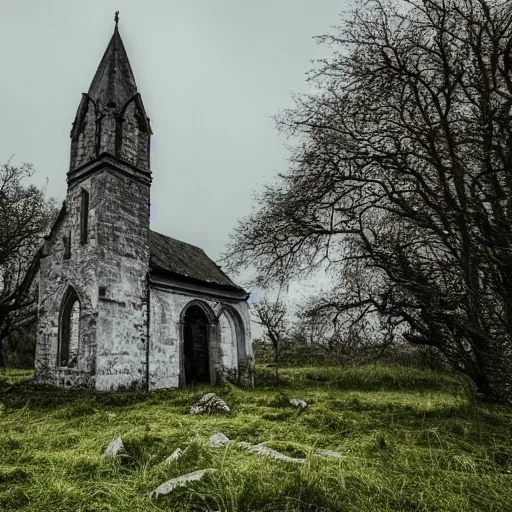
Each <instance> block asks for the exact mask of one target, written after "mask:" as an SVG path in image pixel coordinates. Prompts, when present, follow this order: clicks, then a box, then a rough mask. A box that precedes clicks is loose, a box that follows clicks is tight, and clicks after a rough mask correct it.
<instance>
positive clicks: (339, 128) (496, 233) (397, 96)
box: [226, 0, 512, 401]
mask: <svg viewBox="0 0 512 512" xmlns="http://www.w3.org/2000/svg"><path fill="white" fill-rule="evenodd" d="M320 41H321V42H324V43H327V44H328V45H329V46H330V49H331V52H330V54H331V56H330V57H329V58H328V59H325V60H323V61H321V62H320V63H319V64H318V66H317V68H316V70H315V71H314V72H313V74H312V75H311V76H310V81H311V82H312V84H313V85H314V86H315V89H316V90H317V91H318V92H315V93H313V94H310V95H307V96H303V97H299V98H297V99H296V107H295V109H293V110H290V111H286V112H284V113H283V115H282V116H280V118H279V119H278V123H279V127H280V129H281V130H283V131H285V132H287V133H289V134H290V135H291V136H293V137H296V140H298V141H299V142H298V143H297V145H296V146H295V147H294V149H293V157H292V165H291V168H290V171H289V173H288V174H286V175H284V176H281V177H280V181H279V182H278V184H277V185H275V186H272V187H268V188H266V189H265V190H264V191H263V193H262V194H261V195H260V198H259V201H258V203H259V205H260V207H259V209H258V210H257V211H256V212H255V213H253V214H252V215H251V216H249V218H247V219H244V220H243V221H241V222H240V224H239V226H238V228H237V230H236V231H235V233H234V236H233V238H232V241H231V244H230V246H229V248H228V251H227V253H226V258H227V260H228V261H229V262H230V264H231V265H232V267H240V266H246V265H255V266H256V269H257V271H258V274H259V278H260V281H261V282H263V283H264V282H271V281H272V280H275V279H283V278H288V279H290V278H293V277H297V276H300V275H302V274H303V273H304V272H307V271H312V270H313V269H315V268H319V267H328V269H329V270H330V272H331V275H332V276H333V281H334V282H335V283H336V284H337V286H335V288H334V290H333V293H332V296H331V297H323V298H322V299H321V300H320V301H319V302H318V304H317V305H316V309H320V310H323V311H329V312H330V313H331V314H332V315H333V316H336V317H338V318H340V319H342V320H343V321H347V322H348V323H349V324H354V323H356V324H357V323H358V322H359V323H366V327H372V328H373V327H375V325H376V324H380V331H381V332H382V333H383V336H382V337H381V342H382V343H384V344H385V343H390V342H392V341H393V339H395V338H396V337H397V336H398V337H401V338H404V339H406V340H407V341H408V342H410V343H413V344H419V345H428V346H432V347H436V348H437V349H438V350H440V351H441V352H442V353H443V354H444V356H445V357H446V358H447V359H448V360H449V361H450V362H451V364H452V366H453V367H454V368H456V369H457V370H460V371H463V372H465V373H466V374H467V375H469V376H470V377H471V378H472V379H473V380H474V381H475V383H476V384H477V386H478V387H479V389H480V391H481V392H483V393H484V394H485V395H486V396H488V397H491V398H495V399H498V400H502V401H507V400H511V397H512V258H511V254H512V122H511V121H512V116H511V108H512V9H511V8H510V5H509V3H507V2H503V1H501V0H495V1H487V0H405V1H404V2H395V1H393V0H371V1H369V2H365V3H364V5H362V6H361V7H357V8H356V9H355V10H354V11H353V13H352V17H351V18H350V19H347V21H345V22H344V23H343V25H342V26H341V27H340V28H339V29H338V30H337V31H336V32H335V33H332V34H330V35H326V36H323V37H321V38H320Z"/></svg>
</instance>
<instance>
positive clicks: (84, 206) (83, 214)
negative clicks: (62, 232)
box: [80, 188, 89, 245]
mask: <svg viewBox="0 0 512 512" xmlns="http://www.w3.org/2000/svg"><path fill="white" fill-rule="evenodd" d="M88 220H89V192H87V190H85V189H84V188H83V189H82V192H81V205H80V243H81V244H82V245H83V244H86V243H87V229H88Z"/></svg>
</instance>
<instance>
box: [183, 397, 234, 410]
mask: <svg viewBox="0 0 512 512" xmlns="http://www.w3.org/2000/svg"><path fill="white" fill-rule="evenodd" d="M229 411H230V409H229V407H228V404H227V403H226V402H224V400H222V398H219V397H218V396H217V395H216V394H215V393H207V394H206V395H204V396H203V397H202V398H201V399H200V400H199V401H198V402H197V403H196V404H194V405H192V406H190V408H189V410H188V412H189V414H211V413H213V412H229Z"/></svg>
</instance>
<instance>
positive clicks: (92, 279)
mask: <svg viewBox="0 0 512 512" xmlns="http://www.w3.org/2000/svg"><path fill="white" fill-rule="evenodd" d="M82 188H84V189H86V190H87V191H89V193H90V197H91V199H92V201H90V209H89V218H88V224H89V232H88V243H87V244H85V245H82V244H81V243H80V204H81V189H82ZM94 197H95V193H94V185H93V180H86V181H84V182H82V183H81V184H80V186H79V187H75V188H74V189H72V190H70V191H69V193H68V197H67V200H66V213H65V215H64V217H63V219H62V220H61V222H60V224H59V225H58V226H56V229H55V230H54V232H53V236H52V238H51V240H47V241H46V242H45V248H44V249H45V256H44V257H43V258H42V259H41V263H40V269H39V304H38V331H37V345H36V358H35V379H36V381H37V382H39V383H43V384H52V385H62V386H85V387H94V369H95V360H96V322H97V316H98V310H97V302H98V297H97V295H98V286H97V280H96V274H95V267H96V265H97V253H96V244H97V223H96V208H97V205H96V203H95V202H94ZM68 236H70V243H71V254H70V258H69V259H65V258H64V237H68ZM69 286H72V287H73V288H74V289H75V291H76V293H77V295H78V299H79V301H80V320H79V342H78V359H77V366H76V367H75V368H60V367H59V362H58V359H57V358H58V351H59V317H60V312H61V309H62V305H63V300H64V297H65V295H66V292H67V290H68V288H69Z"/></svg>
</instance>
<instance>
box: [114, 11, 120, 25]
mask: <svg viewBox="0 0 512 512" xmlns="http://www.w3.org/2000/svg"><path fill="white" fill-rule="evenodd" d="M114 21H115V22H116V27H117V24H118V23H119V11H116V14H115V16H114Z"/></svg>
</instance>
